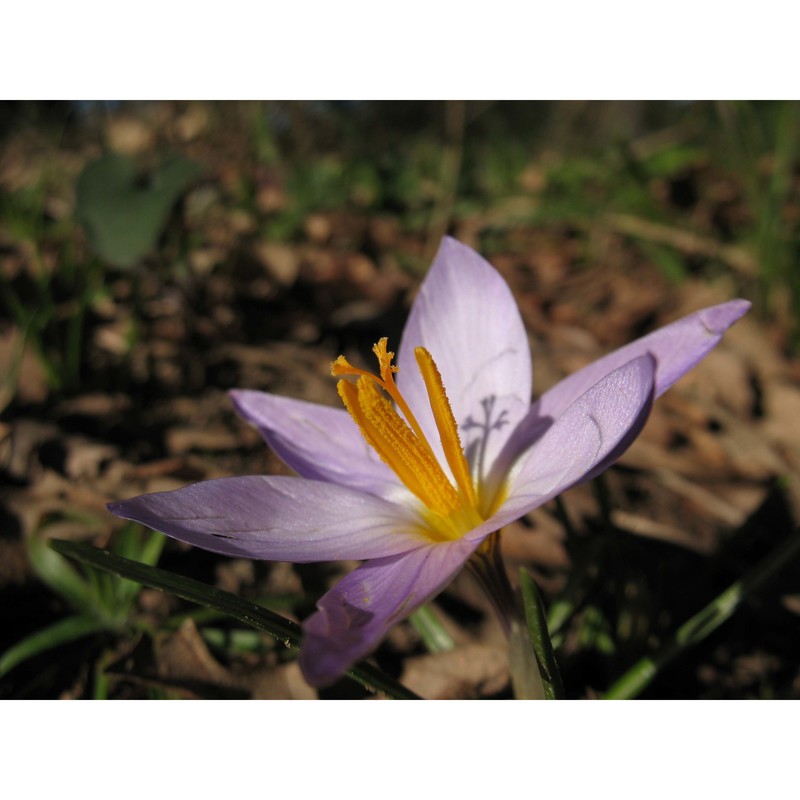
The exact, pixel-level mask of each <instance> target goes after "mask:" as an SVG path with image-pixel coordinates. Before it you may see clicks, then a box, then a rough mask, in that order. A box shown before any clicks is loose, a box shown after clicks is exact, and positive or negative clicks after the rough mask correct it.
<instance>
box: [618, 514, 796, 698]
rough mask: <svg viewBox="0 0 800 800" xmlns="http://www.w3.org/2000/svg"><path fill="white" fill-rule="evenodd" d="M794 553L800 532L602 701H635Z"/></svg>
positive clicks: (642, 662) (632, 670) (624, 677)
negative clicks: (665, 669) (663, 671)
mask: <svg viewBox="0 0 800 800" xmlns="http://www.w3.org/2000/svg"><path fill="white" fill-rule="evenodd" d="M798 553H800V528H799V529H797V530H795V532H794V533H793V534H792V535H791V536H790V537H789V538H788V539H786V540H785V541H783V542H782V543H781V544H780V545H778V547H776V548H775V549H774V550H773V551H772V552H771V553H770V554H769V555H768V556H767V557H766V558H764V559H763V560H762V561H760V562H759V563H758V564H756V566H755V567H753V569H751V570H750V571H749V572H747V574H745V576H744V577H743V578H741V579H740V580H738V581H736V582H735V583H732V584H731V585H730V586H729V587H728V588H727V589H726V590H725V591H724V592H722V594H720V595H718V596H717V597H715V598H714V599H713V600H712V601H711V602H710V603H709V604H708V605H707V606H706V607H705V608H703V609H702V610H701V611H699V612H698V613H697V614H695V615H694V616H693V617H691V618H690V619H689V620H687V621H686V622H684V624H683V625H681V627H680V628H678V630H677V631H676V632H675V634H674V635H673V636H672V638H671V639H669V640H668V641H667V642H666V643H665V644H664V646H663V647H662V648H661V649H660V650H658V651H657V652H656V653H655V654H654V655H652V656H647V657H645V658H643V659H641V660H639V661H637V662H636V664H634V665H633V666H632V667H631V668H630V669H629V670H628V671H627V672H626V673H625V674H624V675H622V677H621V678H619V679H618V680H617V681H616V682H615V683H614V684H613V685H612V686H611V688H610V689H609V690H608V691H607V692H606V693H605V695H604V698H605V699H606V700H629V699H632V698H634V697H637V696H638V695H639V694H641V693H642V691H644V689H645V688H647V686H648V685H649V684H650V683H651V681H652V680H653V679H654V678H655V677H656V675H658V673H659V672H660V671H661V670H662V669H664V667H666V666H667V664H669V663H670V662H671V661H672V660H673V659H675V658H677V657H678V656H679V655H681V654H682V653H683V652H684V651H686V650H688V649H689V648H690V647H692V646H693V645H695V644H698V643H699V642H702V641H703V639H705V638H706V637H707V636H708V635H709V634H710V633H712V631H715V630H716V629H717V628H718V627H719V626H720V625H722V623H723V622H725V621H726V620H728V619H730V618H731V617H732V616H733V613H734V612H735V611H736V609H737V608H738V607H739V606H740V605H741V603H742V601H743V600H745V599H746V598H747V597H749V596H750V595H751V594H752V593H753V592H755V591H756V590H757V589H759V588H760V587H761V586H762V585H763V584H764V583H766V582H767V581H768V580H769V579H770V578H771V577H772V576H773V575H775V574H776V573H777V572H778V571H779V570H780V569H782V568H783V567H784V566H785V565H786V564H787V563H788V562H789V561H790V560H791V559H792V558H794V557H795V556H796V555H797V554H798Z"/></svg>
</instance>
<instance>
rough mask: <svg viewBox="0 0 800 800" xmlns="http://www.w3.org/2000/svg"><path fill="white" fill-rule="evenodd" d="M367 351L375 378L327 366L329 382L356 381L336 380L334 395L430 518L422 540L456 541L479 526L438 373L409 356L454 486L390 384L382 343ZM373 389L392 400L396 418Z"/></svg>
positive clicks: (428, 361) (424, 355) (421, 352)
mask: <svg viewBox="0 0 800 800" xmlns="http://www.w3.org/2000/svg"><path fill="white" fill-rule="evenodd" d="M372 350H373V352H374V353H375V356H376V357H377V359H378V365H379V375H375V374H373V373H371V372H367V371H366V370H363V369H359V368H357V367H354V366H353V365H352V364H350V363H349V362H348V361H347V359H346V358H345V357H344V356H339V358H337V359H336V361H334V362H333V364H332V365H331V372H332V374H333V375H334V376H337V377H338V376H342V375H353V376H358V381H357V382H356V383H355V384H353V383H350V382H349V381H346V380H340V381H339V383H338V389H339V395H340V396H341V398H342V401H343V402H344V405H345V407H346V408H347V410H348V411H349V412H350V416H352V418H353V420H354V421H355V422H356V424H357V425H358V427H359V429H360V431H361V433H362V435H363V436H364V438H365V439H366V441H367V443H368V444H369V445H370V446H371V447H372V448H373V449H374V450H375V451H376V452H377V454H378V455H379V456H380V458H381V460H382V461H384V462H385V463H386V464H387V465H388V466H389V467H390V468H391V469H392V470H393V471H394V473H395V474H396V475H397V477H398V478H399V479H400V480H401V481H402V482H403V484H404V485H405V486H406V487H407V488H408V489H409V490H410V491H411V492H412V493H413V494H415V495H416V496H417V497H418V498H419V499H420V500H421V501H422V502H423V503H424V504H425V506H426V508H427V510H428V512H430V514H432V515H433V516H432V517H429V522H430V523H431V524H430V525H429V526H428V529H427V533H428V535H431V536H432V537H433V538H435V539H436V540H440V539H442V538H445V539H454V538H457V537H458V536H461V535H463V534H464V533H466V532H467V531H468V530H469V529H471V528H473V527H475V526H476V525H478V524H480V522H481V521H482V520H483V517H482V516H481V515H480V513H479V512H478V499H477V492H476V490H475V487H474V485H473V483H472V478H471V476H470V470H469V465H468V463H467V459H466V457H465V455H464V450H463V448H462V447H461V440H460V439H459V436H458V425H457V424H456V420H455V417H454V415H453V411H452V409H451V408H450V403H449V402H448V400H447V394H446V392H445V388H444V384H443V383H442V377H441V375H440V373H439V370H438V368H437V367H436V364H435V362H434V360H433V358H432V357H431V354H430V353H429V352H428V351H427V350H425V349H424V348H422V347H418V348H417V349H416V350H415V355H416V359H417V364H418V365H419V370H420V374H421V375H422V380H423V382H424V383H425V389H426V391H427V393H428V400H429V403H430V406H431V411H432V412H433V419H434V422H435V423H436V428H437V430H438V432H439V438H440V440H441V443H442V448H443V450H444V454H445V458H446V459H447V463H448V465H449V466H450V470H451V471H452V473H453V477H454V478H455V483H456V485H455V486H453V484H452V483H451V481H450V479H449V478H448V477H447V474H446V472H445V470H444V469H443V468H442V466H441V464H440V463H439V462H438V460H437V458H436V456H435V455H434V451H433V448H432V447H431V445H430V443H429V442H428V440H427V438H426V437H425V434H424V432H423V430H422V427H421V426H420V425H419V423H418V422H417V419H416V418H415V417H414V414H413V413H412V411H411V409H410V408H409V407H408V404H407V403H406V401H405V398H404V397H403V396H402V394H400V391H399V389H398V388H397V385H396V384H395V382H394V373H395V372H397V367H396V366H394V365H393V364H392V359H393V358H394V353H392V352H390V351H389V350H388V349H387V339H385V338H384V339H381V340H380V341H379V342H378V343H377V344H376V345H375V346H374V347H373V348H372ZM378 387H380V389H382V390H383V391H384V392H386V394H387V395H388V396H389V398H391V399H392V400H394V402H395V404H396V406H397V409H399V411H400V413H402V415H403V416H402V417H401V416H400V414H399V413H398V411H397V410H396V409H395V407H394V406H393V405H392V403H391V402H390V401H389V399H387V398H386V397H385V396H384V395H383V394H381V392H380V391H379V389H378Z"/></svg>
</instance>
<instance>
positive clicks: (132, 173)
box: [76, 153, 201, 267]
mask: <svg viewBox="0 0 800 800" xmlns="http://www.w3.org/2000/svg"><path fill="white" fill-rule="evenodd" d="M200 174H201V167H200V166H199V165H198V164H196V163H195V162H194V161H190V160H189V159H186V158H180V157H175V158H171V159H169V160H167V161H165V162H163V163H162V164H161V166H160V167H158V169H156V170H155V172H153V173H152V175H150V176H149V181H147V182H142V181H141V179H140V176H139V175H138V174H137V171H136V167H135V165H134V162H133V161H132V160H131V159H130V158H128V157H127V156H124V155H120V154H118V153H109V154H107V155H104V156H102V157H101V158H99V159H98V160H97V161H93V162H91V163H90V164H88V165H87V166H86V167H85V169H84V170H83V172H82V173H81V175H80V177H79V178H78V185H77V209H76V211H77V216H78V219H79V220H80V221H81V223H82V224H83V227H84V229H85V230H86V234H87V236H88V237H89V242H90V244H91V246H92V248H93V249H94V251H95V252H96V253H97V254H98V255H99V256H100V257H101V258H103V259H104V260H105V261H107V262H109V263H110V264H113V265H114V266H117V267H132V266H134V265H135V264H136V263H137V262H138V261H139V260H141V259H142V258H143V257H144V256H145V255H147V253H148V252H150V251H151V250H152V249H153V248H154V247H155V245H156V243H157V242H158V237H159V235H160V233H161V231H162V230H163V228H164V225H165V224H166V222H167V218H168V216H169V212H170V209H171V208H172V206H173V205H174V204H175V202H176V201H177V199H178V198H179V197H180V196H181V194H183V192H184V191H185V190H186V189H187V187H188V186H189V185H190V184H191V182H192V181H194V180H195V179H196V178H197V177H198V176H199V175H200Z"/></svg>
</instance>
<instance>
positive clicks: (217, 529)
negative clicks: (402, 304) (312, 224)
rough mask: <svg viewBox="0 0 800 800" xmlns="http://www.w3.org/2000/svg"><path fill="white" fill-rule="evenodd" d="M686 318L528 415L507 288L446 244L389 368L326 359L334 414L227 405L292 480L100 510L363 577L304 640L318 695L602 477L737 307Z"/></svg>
mask: <svg viewBox="0 0 800 800" xmlns="http://www.w3.org/2000/svg"><path fill="white" fill-rule="evenodd" d="M749 305H750V304H749V303H748V302H747V301H745V300H733V301H731V302H728V303H723V304H722V305H717V306H713V307H711V308H706V309H703V310H702V311H697V312H696V313H694V314H690V315H689V316H687V317H684V318H683V319H681V320H679V321H677V322H673V323H672V324H671V325H667V326H666V327H664V328H661V329H659V330H657V331H655V332H654V333H651V334H649V335H648V336H645V337H644V338H641V339H638V340H637V341H635V342H633V343H632V344H629V345H627V346H625V347H622V348H620V349H619V350H616V351H615V352H613V353H611V354H609V355H607V356H605V357H603V358H600V359H599V360H597V361H595V362H594V363H592V364H590V365H589V366H587V367H585V368H583V369H581V370H579V371H578V372H576V373H575V374H573V375H571V376H569V377H568V378H566V379H565V380H563V381H561V383H559V384H558V385H556V386H555V387H553V388H552V389H550V390H548V391H547V392H545V393H544V394H543V395H542V396H541V397H539V398H538V400H536V401H535V402H533V403H531V392H532V371H531V356H530V349H529V346H528V339H527V335H526V333H525V328H524V326H523V324H522V319H521V317H520V314H519V310H518V309H517V306H516V304H515V302H514V299H513V297H512V295H511V291H510V290H509V288H508V286H507V284H506V283H505V281H504V280H503V278H502V277H501V276H500V275H499V274H498V273H497V272H496V271H495V269H494V268H493V267H492V266H491V265H490V264H488V263H487V262H486V261H485V260H484V259H482V258H481V257H480V256H479V255H478V254H477V253H475V252H474V251H472V250H471V249H469V248H468V247H466V246H464V245H462V244H459V243H458V242H456V241H454V240H452V239H445V240H444V241H443V243H442V245H441V248H440V250H439V253H438V255H437V256H436V259H435V261H434V263H433V266H432V267H431V270H430V272H429V273H428V275H427V277H426V279H425V281H424V282H423V284H422V287H421V289H420V291H419V294H418V296H417V298H416V300H415V302H414V304H413V307H412V309H411V314H410V316H409V319H408V322H407V324H406V327H405V330H404V332H403V336H402V339H401V342H400V346H399V350H398V357H397V364H396V365H395V364H394V354H393V353H392V352H390V351H389V350H388V345H387V341H386V340H385V339H382V340H380V341H379V342H378V343H377V344H376V345H375V347H374V353H375V356H376V358H377V369H375V371H374V372H372V371H369V370H366V369H361V368H357V367H355V366H353V365H351V364H350V363H349V362H348V361H347V360H346V359H345V358H344V357H343V356H340V357H339V358H338V359H337V360H336V361H335V362H334V363H333V367H332V372H333V374H334V375H335V376H338V377H339V378H340V380H339V384H338V389H339V394H340V396H341V399H342V400H343V402H344V405H345V409H346V410H345V409H341V408H340V409H337V408H332V407H328V406H322V405H316V404H313V403H308V402H304V401H301V400H293V399H290V398H286V397H279V396H277V395H272V394H265V393H263V392H257V391H246V390H238V391H234V392H232V393H231V394H232V398H233V402H234V403H235V405H236V408H237V410H238V412H239V414H241V416H242V417H244V419H246V420H248V421H249V422H251V423H252V424H254V425H255V426H257V427H258V429H259V430H260V431H261V433H262V434H263V436H264V438H265V439H266V441H267V442H268V444H269V445H270V446H271V447H272V448H273V450H274V451H275V452H276V453H277V454H278V456H280V458H281V459H282V460H283V461H284V462H285V463H286V464H287V465H288V466H289V467H291V468H292V469H293V470H294V471H295V472H296V473H298V475H299V477H286V476H250V477H235V478H220V479H217V480H210V481H204V482H202V483H197V484H194V485H191V486H187V487H185V488H183V489H178V490H176V491H171V492H163V493H157V494H149V495H143V496H141V497H136V498H133V499H131V500H127V501H125V502H119V503H112V504H111V505H110V506H109V508H110V510H111V511H113V512H114V513H115V514H118V515H119V516H121V517H125V518H126V519H131V520H136V521H137V522H141V523H143V524H145V525H148V526H149V527H151V528H154V529H156V530H159V531H162V532H164V533H166V534H168V535H169V536H172V537H174V538H176V539H179V540H181V541H184V542H188V543H190V544H193V545H197V546H198V547H203V548H205V549H207V550H211V551H214V552H216V553H222V554H224V555H227V556H235V557H245V558H254V559H269V560H274V561H292V562H297V563H303V562H310V561H332V560H340V559H357V560H363V561H364V563H363V564H362V565H361V566H359V567H358V568H357V569H355V570H354V571H352V572H351V573H349V574H348V575H347V576H346V577H345V578H343V579H342V580H341V581H339V583H338V584H336V585H335V586H334V587H333V588H332V589H331V590H330V591H329V592H328V593H327V594H325V595H324V596H323V597H322V599H321V600H320V601H319V603H318V604H317V611H316V612H315V613H314V614H312V615H311V617H310V618H308V619H307V620H306V621H305V623H304V625H303V630H304V641H303V649H302V653H301V655H300V665H301V668H302V671H303V674H304V676H305V677H306V679H307V680H308V681H309V683H311V684H313V685H316V686H324V685H327V684H330V683H331V682H333V681H334V680H336V679H337V678H338V677H340V676H341V675H342V674H343V673H344V672H346V671H347V669H349V668H350V667H351V666H352V665H353V664H354V663H355V662H356V661H357V660H359V659H361V658H363V657H364V656H366V655H368V654H369V653H370V652H371V651H372V650H374V649H375V647H376V646H377V645H378V644H379V642H380V641H381V639H382V638H383V637H384V636H385V634H386V633H387V631H388V630H389V629H390V628H391V626H393V625H395V624H396V623H397V622H399V621H400V620H402V619H404V618H405V617H407V616H408V615H409V614H411V613H412V612H413V611H414V610H415V609H416V608H418V607H419V606H420V605H421V604H422V603H425V602H426V601H428V600H430V599H431V598H433V597H434V596H435V595H436V594H438V593H439V592H440V591H441V590H442V589H443V588H444V587H445V586H447V584H448V583H449V582H450V581H451V580H452V579H453V577H454V576H455V575H456V573H458V572H459V570H460V569H461V568H462V567H463V566H464V565H465V564H466V563H467V562H468V561H469V560H470V559H471V558H474V557H476V556H478V555H479V554H480V552H481V548H485V547H486V546H487V542H489V541H491V540H492V539H496V536H494V534H495V533H496V532H497V531H499V530H500V529H501V528H502V527H503V526H504V525H506V524H508V523H510V522H512V521H513V520H516V519H518V518H519V517H521V516H523V515H524V514H527V513H528V512H530V511H532V510H533V509H535V508H537V507H538V506H540V505H542V504H543V503H545V502H547V501H548V500H550V499H551V498H553V497H555V496H556V495H558V494H560V493H561V492H563V491H565V490H566V489H569V488H570V487H571V486H575V485H576V484H577V483H580V482H582V481H585V480H588V479H589V478H591V477H593V476H595V475H597V474H598V473H599V472H601V471H602V470H604V469H606V468H607V467H608V466H610V465H611V464H612V463H613V462H614V461H615V460H616V459H617V458H618V457H619V456H620V455H621V454H622V453H623V451H624V450H625V449H626V448H627V447H628V446H629V445H630V443H631V442H632V441H633V439H634V438H635V437H636V436H637V434H638V433H639V431H640V430H641V429H642V426H643V425H644V423H645V420H646V419H647V416H648V413H649V411H650V408H651V405H652V402H653V399H654V398H655V397H657V396H658V395H660V394H661V393H662V392H664V391H666V390H667V389H668V388H669V387H670V386H671V385H672V384H673V383H674V382H675V381H676V380H678V378H680V377H681V376H682V375H683V374H684V373H686V372H687V371H688V370H689V369H691V368H692V367H693V366H694V365H695V364H697V363H698V362H699V361H700V360H701V359H702V358H703V357H704V356H705V355H706V354H707V353H708V352H709V351H710V350H711V349H712V348H713V347H714V346H715V345H716V344H717V343H718V342H719V341H720V338H721V337H722V334H723V333H724V331H725V330H726V329H727V328H728V327H729V326H730V325H731V324H732V323H733V322H735V321H736V320H737V319H739V317H741V316H742V315H743V314H744V313H745V312H746V311H747V309H748V308H749Z"/></svg>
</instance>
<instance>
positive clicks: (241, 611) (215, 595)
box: [50, 539, 420, 700]
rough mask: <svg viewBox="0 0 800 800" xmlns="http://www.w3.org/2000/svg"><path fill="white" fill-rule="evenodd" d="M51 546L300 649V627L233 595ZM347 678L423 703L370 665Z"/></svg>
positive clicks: (73, 545)
mask: <svg viewBox="0 0 800 800" xmlns="http://www.w3.org/2000/svg"><path fill="white" fill-rule="evenodd" d="M50 546H51V547H52V548H53V549H54V550H55V551H56V552H57V553H60V554H61V555H64V556H67V557H69V558H73V559H75V560H77V561H80V562H82V563H83V564H88V565H89V566H92V567H95V568H97V569H100V570H102V571H104V572H108V573H111V574H112V575H117V576H119V577H120V578H127V579H128V580H132V581H136V582H137V583H141V584H143V585H144V586H150V587H151V588H153V589H160V590H161V591H163V592H170V593H171V594H174V595H176V596H177V597H180V598H182V599H184V600H188V601H189V602H192V603H197V604H198V605H201V606H205V607H207V608H213V609H215V610H217V611H221V612H222V613H224V614H227V615H228V616H230V617H233V618H234V619H238V620H239V621H240V622H244V623H245V624H247V625H250V626H251V627H253V628H256V629H257V630H260V631H265V632H266V633H268V634H270V635H271V636H274V637H275V638H276V639H278V640H279V641H281V642H283V644H284V645H286V647H288V648H290V649H292V650H299V649H300V641H301V637H302V630H301V628H300V626H299V625H298V624H297V623H295V622H292V621H291V620H288V619H286V618H284V617H281V616H280V615H279V614H275V613H274V612H272V611H269V610H268V609H266V608H263V607H262V606H259V605H256V604H255V603H251V602H250V601H248V600H244V599H242V598H240V597H237V596H236V595H234V594H231V593H230V592H224V591H222V590H221V589H217V588H215V587H214V586H208V585H207V584H205V583H201V582H200V581H196V580H193V579H191V578H185V577H183V576H182V575H176V574H174V573H172V572H168V571H167V570H163V569H159V568H158V567H152V566H150V565H148V564H140V563H139V562H137V561H131V560H130V559H127V558H123V557H122V556H118V555H114V554H113V553H109V552H108V551H106V550H98V549H97V548H95V547H90V546H89V545H86V544H82V543H80V542H68V541H64V540H61V539H52V540H51V541H50ZM347 674H348V676H349V677H351V678H352V679H353V680H355V681H357V682H358V683H360V684H361V685H362V686H365V687H366V688H368V689H371V690H374V691H379V692H383V693H384V694H386V695H388V696H389V697H392V698H394V699H396V700H419V699H420V698H419V696H418V695H416V694H414V692H412V691H411V690H410V689H407V688H406V687H405V686H403V685H402V684H401V683H399V682H398V681H396V680H395V679H394V678H392V677H390V676H389V675H386V674H385V673H384V672H382V671H381V670H379V669H378V668H377V667H373V666H371V665H370V664H366V663H361V664H358V665H356V666H355V667H353V668H352V669H351V670H350V671H349V672H348V673H347Z"/></svg>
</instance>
